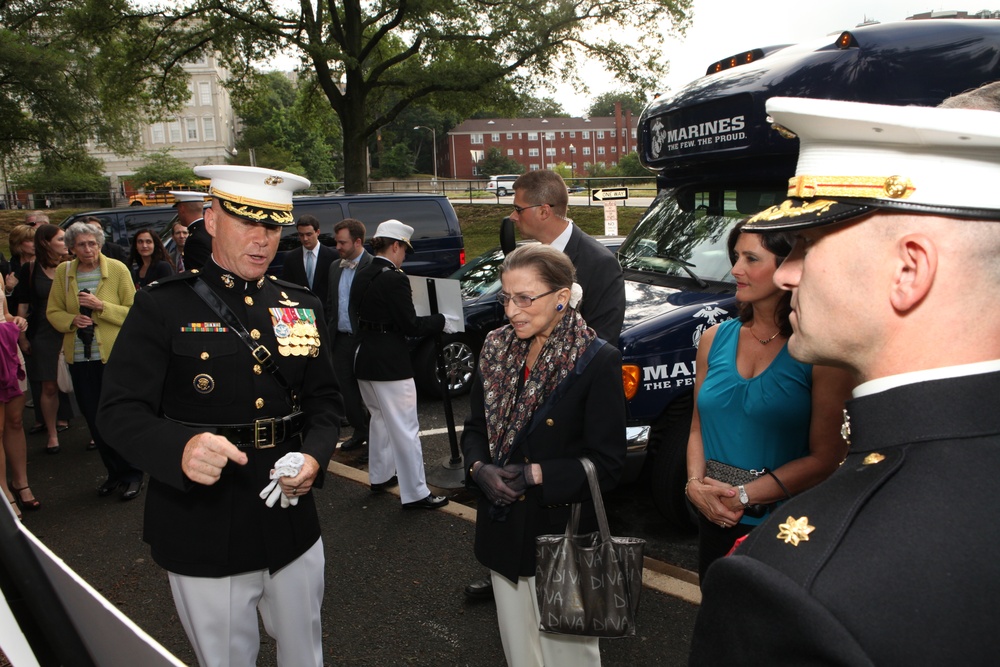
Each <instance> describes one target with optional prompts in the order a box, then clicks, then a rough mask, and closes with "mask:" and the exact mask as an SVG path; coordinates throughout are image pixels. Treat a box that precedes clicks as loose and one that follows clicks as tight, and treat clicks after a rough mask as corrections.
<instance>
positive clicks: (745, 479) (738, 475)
mask: <svg viewBox="0 0 1000 667" xmlns="http://www.w3.org/2000/svg"><path fill="white" fill-rule="evenodd" d="M766 474H767V469H766V468H762V469H761V470H746V469H745V468H737V467H736V466H731V465H729V464H728V463H723V462H722V461H716V460H715V459H709V460H707V461H705V476H706V477H711V478H712V479H715V480H718V481H720V482H723V483H724V484H728V485H729V486H739V485H740V484H749V483H750V482H752V481H754V480H755V479H757V478H758V477H760V476H761V475H766Z"/></svg>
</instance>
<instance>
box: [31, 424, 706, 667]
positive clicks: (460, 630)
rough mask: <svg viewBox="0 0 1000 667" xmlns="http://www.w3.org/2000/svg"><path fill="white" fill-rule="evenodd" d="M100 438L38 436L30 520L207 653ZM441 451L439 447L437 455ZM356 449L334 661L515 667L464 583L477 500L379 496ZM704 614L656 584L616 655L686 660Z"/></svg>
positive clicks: (267, 653)
mask: <svg viewBox="0 0 1000 667" xmlns="http://www.w3.org/2000/svg"><path fill="white" fill-rule="evenodd" d="M30 412H31V411H30V410H28V411H26V415H25V426H26V428H27V427H29V426H30V425H31V416H30ZM424 428H427V426H426V425H425V426H424ZM347 434H349V429H347ZM88 440H89V434H88V432H87V429H86V426H85V425H84V423H83V419H82V418H80V417H77V418H76V419H74V422H73V426H72V428H71V429H70V430H69V431H67V432H66V433H63V434H62V435H61V443H62V452H61V453H60V454H57V455H54V456H53V455H46V454H45V452H44V446H45V438H44V436H42V435H35V436H29V437H28V449H29V454H28V460H29V479H30V482H31V487H32V489H33V491H34V492H35V495H36V497H37V498H38V499H39V500H41V502H42V508H41V510H40V511H38V512H32V513H28V514H27V515H26V516H25V525H26V526H27V527H28V528H29V529H30V530H31V531H33V532H34V533H35V534H36V535H37V536H38V537H39V538H40V539H41V540H42V541H43V542H44V543H45V544H46V545H47V546H48V547H49V548H50V549H52V550H53V551H54V552H55V553H56V554H57V555H58V556H59V557H61V558H62V559H63V560H65V562H66V563H67V564H68V565H69V566H70V567H72V568H73V569H74V570H76V572H77V573H79V574H80V575H81V576H82V577H83V578H84V579H86V580H87V581H88V582H89V583H90V584H91V585H92V586H94V588H96V589H97V590H98V591H99V592H100V593H101V594H102V595H104V596H105V597H106V598H107V599H108V600H110V601H111V602H112V603H113V604H114V605H115V606H117V607H118V608H119V609H120V610H121V611H123V612H124V613H125V614H127V615H128V616H129V617H131V618H132V619H133V620H134V621H135V622H136V623H137V624H138V625H139V626H140V627H141V628H143V630H145V631H146V632H148V633H149V634H150V635H151V636H152V637H153V638H155V639H156V640H157V641H159V642H160V643H162V644H163V645H164V646H165V647H166V648H167V649H168V650H170V651H171V652H173V653H174V655H176V656H177V657H178V658H179V659H180V660H182V661H184V662H186V663H189V664H193V660H194V657H193V654H192V652H191V649H190V646H189V645H188V643H187V640H186V638H185V636H184V632H183V629H182V628H181V626H180V623H179V622H178V619H177V616H176V613H175V611H174V606H173V602H172V600H171V596H170V591H169V586H168V583H167V577H166V574H165V573H164V572H163V570H161V569H160V568H159V567H158V566H156V564H154V563H153V562H152V560H151V558H150V556H149V549H148V547H147V546H146V544H145V543H144V542H142V538H141V534H142V510H143V503H144V497H143V496H141V497H140V498H139V499H138V500H135V501H131V502H123V501H121V500H119V499H118V496H117V495H112V496H109V497H107V498H98V497H97V494H96V491H95V490H96V488H97V486H98V485H99V484H100V483H101V482H102V481H103V480H104V468H103V466H102V464H101V461H100V458H99V456H98V455H97V453H96V452H94V451H86V450H85V447H86V443H87V441H88ZM446 443H447V440H446V439H445V451H447V449H446V448H447V444H446ZM436 457H437V453H431V454H429V455H428V456H427V457H426V458H427V460H428V461H429V462H431V463H432V466H433V465H435V464H434V461H435V459H436ZM356 459H357V456H356V455H350V454H339V453H338V454H337V455H335V463H334V465H333V470H334V474H330V475H328V477H327V483H326V485H325V487H324V488H323V489H320V490H317V491H315V493H316V494H317V503H318V506H319V511H320V518H321V520H322V523H323V540H324V547H325V552H326V565H327V568H326V596H325V601H324V607H323V627H324V631H325V637H326V639H325V645H324V650H325V652H326V656H327V664H329V665H372V666H374V665H379V666H383V665H428V666H431V665H433V666H449V665H456V666H457V665H503V664H504V659H503V652H502V648H501V646H500V639H499V634H498V632H497V628H496V616H495V609H494V606H493V603H492V602H469V601H467V600H466V599H465V597H464V595H463V593H462V589H463V587H464V586H465V584H466V583H468V582H469V581H471V580H472V579H474V578H476V577H478V576H480V575H482V573H483V572H484V569H483V568H482V567H481V566H480V565H479V564H478V563H477V562H476V561H475V559H474V557H473V555H472V540H473V524H472V523H471V522H470V521H469V520H468V515H469V514H470V511H469V510H468V509H466V508H464V507H463V506H461V505H460V504H458V503H452V504H451V505H450V506H449V507H450V508H451V510H452V511H444V510H438V511H424V510H417V511H405V510H401V509H400V505H399V499H398V497H396V496H393V495H381V496H372V495H371V494H370V492H369V489H368V487H367V484H366V474H365V473H364V471H363V466H358V465H351V464H356ZM344 464H347V465H344ZM647 578H649V577H647ZM696 613H697V606H696V605H694V604H691V603H689V602H685V601H682V600H681V599H678V598H676V597H673V596H670V595H665V594H663V593H661V592H659V591H658V590H655V589H652V588H646V589H644V591H643V597H642V600H641V605H640V610H639V617H638V633H637V635H636V637H634V638H629V639H621V640H611V641H604V642H602V644H601V646H602V654H603V658H604V664H605V665H632V666H639V665H681V664H685V662H686V656H687V650H688V644H689V641H690V636H691V631H692V628H693V625H694V618H695V614H696ZM262 636H263V637H264V639H263V642H262V647H261V654H260V658H259V661H258V664H259V665H260V666H261V667H267V666H269V665H274V664H275V659H274V646H273V642H271V641H270V640H269V639H268V638H267V637H266V635H264V634H263V632H262Z"/></svg>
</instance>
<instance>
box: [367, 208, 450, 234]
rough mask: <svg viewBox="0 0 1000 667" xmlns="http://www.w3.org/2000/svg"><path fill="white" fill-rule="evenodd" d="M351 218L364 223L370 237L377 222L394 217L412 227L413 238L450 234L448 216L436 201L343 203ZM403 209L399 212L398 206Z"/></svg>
mask: <svg viewBox="0 0 1000 667" xmlns="http://www.w3.org/2000/svg"><path fill="white" fill-rule="evenodd" d="M347 208H348V209H349V210H350V215H351V217H352V218H357V219H358V220H360V221H361V222H363V223H365V228H366V229H367V230H368V236H369V237H370V236H371V235H373V234H374V233H375V229H376V228H377V227H378V225H379V223H380V222H384V221H386V220H390V219H392V218H396V219H398V220H400V222H403V223H405V224H407V225H409V226H411V227H413V228H414V230H415V231H414V234H413V238H414V239H437V238H442V237H445V236H451V235H452V234H451V231H452V230H451V229H449V227H448V220H447V218H446V217H445V214H444V211H442V210H441V204H439V203H438V202H437V201H407V202H406V203H405V207H404V206H401V203H400V202H398V201H395V202H394V201H360V202H350V203H348V205H347ZM401 208H402V209H403V210H405V211H406V213H405V215H400V209H401Z"/></svg>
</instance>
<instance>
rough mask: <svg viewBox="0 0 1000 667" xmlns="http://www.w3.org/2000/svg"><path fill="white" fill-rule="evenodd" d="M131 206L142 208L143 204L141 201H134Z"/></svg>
mask: <svg viewBox="0 0 1000 667" xmlns="http://www.w3.org/2000/svg"><path fill="white" fill-rule="evenodd" d="M129 206H142V202H141V201H134V202H132V203H131V204H129Z"/></svg>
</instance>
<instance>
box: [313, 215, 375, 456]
mask: <svg viewBox="0 0 1000 667" xmlns="http://www.w3.org/2000/svg"><path fill="white" fill-rule="evenodd" d="M333 238H334V240H335V241H336V242H337V254H338V255H340V261H336V262H334V263H333V264H332V265H331V267H330V278H329V284H328V286H327V290H326V302H325V303H326V322H327V328H328V329H329V330H330V336H331V337H332V338H333V372H334V373H336V375H337V383H338V384H339V385H340V392H341V393H342V394H343V396H344V411H345V412H346V413H347V421H348V422H350V424H351V427H352V428H353V429H354V434H353V435H351V439H350V440H347V441H346V442H344V443H342V444H341V445H340V448H341V449H342V450H344V451H349V450H351V449H357V448H358V447H361V446H362V445H364V444H365V443H366V442H368V410H367V408H365V403H364V401H363V400H362V399H361V391H360V390H359V389H358V378H357V377H356V376H355V375H354V353H355V352H356V351H357V349H358V333H359V332H358V309H357V307H352V302H353V301H356V300H357V299H360V296H359V295H357V294H356V292H355V290H354V289H353V287H354V285H355V278H356V276H357V275H358V273H360V272H361V271H364V270H365V268H366V267H367V266H368V265H369V264H371V263H372V256H371V253H368V252H365V246H364V243H365V226H364V224H362V222H361V221H360V220H355V219H354V218H345V219H343V220H341V221H340V222H338V223H337V224H336V225H334V227H333ZM355 306H356V304H355Z"/></svg>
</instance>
